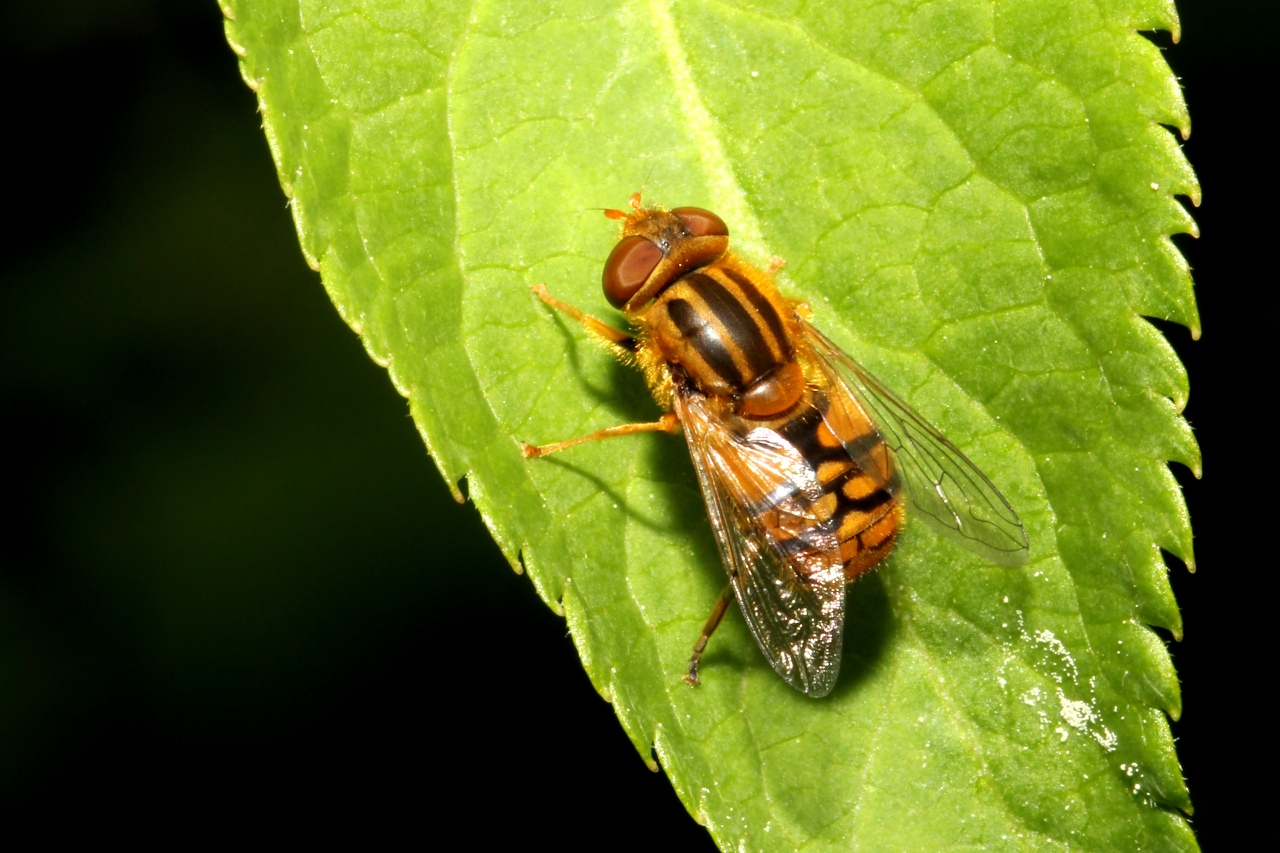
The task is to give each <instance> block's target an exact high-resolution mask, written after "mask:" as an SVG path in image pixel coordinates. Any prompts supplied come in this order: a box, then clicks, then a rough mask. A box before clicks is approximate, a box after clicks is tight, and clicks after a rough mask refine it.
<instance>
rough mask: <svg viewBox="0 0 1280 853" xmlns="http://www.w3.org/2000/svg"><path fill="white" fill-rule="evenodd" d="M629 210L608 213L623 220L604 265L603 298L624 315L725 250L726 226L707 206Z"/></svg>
mask: <svg viewBox="0 0 1280 853" xmlns="http://www.w3.org/2000/svg"><path fill="white" fill-rule="evenodd" d="M632 208H633V211H632V213H630V214H626V213H623V212H622V211H618V210H612V211H607V212H606V213H607V215H609V216H610V217H612V218H615V219H621V220H623V225H622V239H621V240H619V241H618V245H616V246H614V247H613V252H612V253H610V255H609V260H608V261H607V262H606V263H605V265H604V275H603V277H602V283H603V285H604V295H605V298H607V299H608V300H609V303H610V304H611V305H613V307H615V308H621V309H623V310H624V311H626V312H627V313H628V314H631V313H635V312H637V311H639V310H640V309H641V308H643V307H644V305H645V304H646V303H647V302H649V300H651V299H653V298H654V297H655V296H657V295H658V293H660V292H661V291H662V289H663V288H664V287H666V286H667V285H668V284H670V283H671V282H673V281H675V280H676V279H678V278H680V276H682V275H684V274H685V273H686V272H689V271H690V270H694V269H697V268H698V267H700V266H703V265H705V264H708V263H710V262H712V261H714V260H715V259H716V258H718V257H720V256H721V255H723V254H724V253H725V252H727V251H728V250H729V229H728V227H726V226H725V224H724V220H722V219H721V218H720V217H719V216H716V215H715V214H714V213H712V212H711V211H709V210H703V209H701V208H698V207H677V208H676V209H674V210H660V209H656V208H643V207H640V206H639V199H638V198H636V197H633V198H632Z"/></svg>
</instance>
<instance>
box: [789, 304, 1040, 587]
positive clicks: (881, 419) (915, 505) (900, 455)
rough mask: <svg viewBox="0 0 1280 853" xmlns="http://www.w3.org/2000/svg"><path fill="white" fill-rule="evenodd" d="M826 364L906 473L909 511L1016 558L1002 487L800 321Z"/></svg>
mask: <svg viewBox="0 0 1280 853" xmlns="http://www.w3.org/2000/svg"><path fill="white" fill-rule="evenodd" d="M805 328H806V330H807V331H808V333H809V336H810V339H811V340H812V341H813V343H814V345H815V348H816V350H817V354H818V355H819V356H820V357H821V359H820V360H822V361H823V362H825V364H824V369H826V370H828V372H829V373H831V374H832V375H831V376H830V378H831V379H832V380H833V381H839V382H843V383H844V384H845V385H846V386H847V387H848V388H849V390H850V392H851V393H852V394H853V395H854V397H855V399H857V400H858V402H859V403H860V404H861V405H862V406H864V407H865V408H866V409H867V411H868V412H869V413H870V415H871V417H872V419H873V420H874V421H875V424H876V426H877V427H878V428H879V430H880V433H881V435H882V436H883V437H884V440H885V443H886V444H888V445H889V447H890V448H891V449H892V450H893V452H894V456H895V458H896V461H897V463H898V467H899V469H900V470H901V472H902V476H903V479H904V480H905V481H906V486H907V497H908V502H909V506H910V510H911V511H910V514H909V516H908V517H916V518H920V519H923V520H924V521H925V523H927V524H928V525H929V526H930V527H932V528H933V529H934V530H936V531H937V532H938V533H940V534H941V535H943V536H945V537H947V538H948V539H951V540H952V541H953V542H957V543H959V544H960V545H963V546H965V547H966V548H968V549H970V550H971V551H976V552H977V553H979V554H981V555H983V556H984V557H986V558H987V559H989V560H992V561H993V562H996V563H999V564H1001V565H1004V566H1021V565H1022V564H1024V563H1025V562H1026V561H1027V556H1028V554H1029V553H1030V551H1029V546H1028V543H1027V533H1026V531H1025V530H1023V528H1022V522H1021V521H1020V520H1019V519H1018V514H1017V513H1016V512H1014V510H1013V507H1012V506H1010V505H1009V502H1008V501H1007V500H1005V497H1004V495H1002V494H1000V490H999V489H997V488H996V487H995V485H993V484H992V482H991V481H990V480H989V479H987V476H986V475H985V474H983V473H982V472H981V471H979V470H978V467H977V466H976V465H974V464H973V463H972V462H970V461H969V459H968V457H966V456H965V455H964V454H963V453H961V452H960V451H959V450H958V449H957V448H956V446H955V445H954V444H952V443H951V442H949V441H947V439H946V438H945V437H944V436H943V435H942V433H940V432H938V431H937V430H936V429H935V428H934V427H933V426H932V425H931V424H930V423H929V422H928V421H926V420H925V419H924V418H922V417H921V416H920V415H919V413H917V412H916V410H915V409H913V408H911V407H910V406H908V405H907V404H906V403H904V402H903V401H902V400H901V399H899V398H898V396H897V395H895V394H894V393H893V392H892V391H890V390H889V389H888V388H886V387H885V386H884V385H883V384H882V383H881V382H880V380H878V379H876V378H875V377H874V376H872V375H871V374H870V373H868V372H867V371H866V370H865V369H863V367H862V365H860V364H858V363H857V362H856V361H854V360H853V359H852V358H850V357H849V356H848V355H847V354H845V352H844V351H843V350H841V349H840V348H839V347H838V346H836V345H835V344H834V343H832V342H831V340H830V339H829V338H827V336H826V335H824V334H822V332H819V331H818V330H817V329H815V328H813V326H810V325H809V324H808V323H805Z"/></svg>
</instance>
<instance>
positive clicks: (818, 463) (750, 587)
mask: <svg viewBox="0 0 1280 853" xmlns="http://www.w3.org/2000/svg"><path fill="white" fill-rule="evenodd" d="M605 215H606V216H608V217H609V218H611V219H617V220H621V222H622V235H621V238H620V239H619V241H618V244H617V245H616V246H614V248H613V251H612V253H611V254H610V255H609V260H608V262H607V263H606V264H605V267H604V275H603V283H604V294H605V297H606V298H607V299H608V300H609V302H610V303H612V304H613V306H614V307H615V308H619V309H621V310H622V312H623V314H624V315H625V316H626V318H627V320H628V321H630V323H631V324H632V326H633V327H634V329H635V331H634V332H623V331H620V330H618V329H614V328H613V327H611V326H609V325H607V324H606V323H604V322H603V321H601V320H599V319H597V318H595V317H591V316H588V315H585V314H583V313H582V312H581V311H579V310H578V309H576V308H574V307H572V306H570V305H567V304H565V303H563V302H561V301H560V300H558V299H556V298H554V297H553V296H551V295H550V294H549V293H548V292H547V290H546V288H545V287H543V286H542V285H538V286H536V287H535V288H534V292H535V293H536V294H537V296H538V297H539V298H540V299H541V300H542V301H543V302H545V303H546V304H547V305H549V306H550V307H552V308H555V309H557V310H559V311H563V312H564V313H565V314H568V315H569V316H570V317H572V318H574V319H575V320H577V321H578V322H579V323H581V324H582V325H583V326H585V327H586V329H587V331H588V333H590V334H591V335H592V336H593V337H597V338H600V339H602V340H603V341H605V342H606V343H607V344H608V345H610V346H611V347H612V348H613V349H614V351H615V352H616V353H617V354H618V355H619V356H620V357H622V358H624V359H626V360H629V361H632V362H634V363H636V364H637V365H638V366H639V367H640V368H641V369H642V370H643V371H644V374H645V378H646V379H647V381H648V384H649V387H650V389H651V390H652V391H653V395H654V397H655V398H656V399H657V401H658V403H659V404H660V405H661V406H662V407H663V408H664V409H666V410H667V411H666V413H665V414H663V416H662V417H661V418H659V419H658V420H656V421H653V422H651V423H635V424H624V425H621V426H615V427H611V428H609V429H602V430H599V431H597V432H594V433H592V434H590V435H586V436H581V437H579V438H575V439H570V440H568V441H561V442H557V443H554V444H547V445H542V446H540V447H535V446H533V445H529V444H523V445H522V449H523V452H524V455H525V457H526V458H532V457H537V456H545V455H547V454H549V453H554V452H557V451H560V450H564V449H565V448H568V447H573V446H574V445H577V444H581V443H584V442H587V441H594V440H597V439H602V438H609V437H612V436H620V435H631V434H634V433H640V432H668V433H674V432H676V431H678V430H680V429H683V430H684V435H685V439H686V441H687V442H688V445H689V454H690V456H692V457H693V465H694V468H695V469H696V471H697V475H698V482H699V484H700V486H701V488H702V495H703V498H704V500H705V501H706V505H707V512H708V514H709V515H710V518H711V527H712V530H713V531H714V533H715V539H716V544H717V545H718V546H719V550H720V556H721V558H722V560H723V562H724V567H725V570H726V571H727V572H728V574H729V585H728V587H726V589H725V591H724V592H723V593H722V594H721V596H720V598H719V599H718V600H717V602H716V605H715V607H714V608H713V610H712V612H711V616H710V617H709V618H708V619H707V622H706V624H705V626H704V627H703V629H702V632H701V634H700V635H699V637H698V639H697V642H696V643H695V645H694V648H693V654H692V655H691V657H690V659H689V668H688V673H687V674H686V675H685V680H686V681H688V682H689V683H691V684H697V683H698V666H699V662H700V660H701V657H702V653H703V650H704V649H705V648H706V645H707V641H708V640H709V639H710V637H711V634H712V633H713V632H714V631H715V629H716V627H717V626H718V625H719V623H720V620H721V618H722V617H723V616H724V613H725V611H726V609H727V608H728V606H729V601H730V592H729V591H730V590H732V593H733V597H736V598H737V601H738V606H739V607H740V608H741V610H742V614H743V616H744V617H745V618H746V621H747V624H748V625H749V626H750V628H751V632H752V634H754V635H755V638H756V642H757V643H759V645H760V650H761V651H762V652H764V655H765V657H766V658H768V660H769V663H770V664H772V666H773V668H774V669H775V670H776V671H777V672H778V674H779V675H781V676H782V677H783V679H785V680H786V682H787V683H788V684H790V685H791V686H792V687H794V688H796V689H797V690H799V691H801V692H803V693H805V694H807V695H809V696H815V697H816V696H825V695H827V694H828V693H830V692H831V689H832V687H834V686H835V682H836V676H837V675H838V674H839V671H840V654H841V640H842V636H843V626H844V598H845V586H846V585H847V584H849V583H851V582H852V581H854V580H856V579H857V578H858V577H860V576H861V575H863V574H866V573H867V572H869V571H871V570H872V569H873V568H875V566H876V565H877V564H878V563H880V561H882V560H883V559H885V557H887V556H888V555H889V552H890V550H891V549H892V548H893V545H894V542H895V541H896V539H897V537H898V534H899V533H900V532H901V530H902V528H903V524H904V523H905V520H906V515H907V512H908V507H909V512H910V514H911V515H912V516H914V517H918V518H920V519H923V520H924V521H925V522H926V523H927V524H929V526H930V527H932V528H934V529H935V530H937V531H938V532H939V533H941V534H942V535H943V536H945V537H947V538H949V539H951V540H953V541H955V542H958V543H959V544H961V545H964V546H965V547H967V548H969V549H971V550H973V551H976V552H977V553H979V554H981V555H983V556H985V557H987V558H988V559H990V560H992V561H994V562H997V563H1000V564H1003V565H1007V566H1019V565H1022V564H1023V563H1025V562H1026V560H1027V555H1028V543H1027V535H1026V532H1025V531H1024V530H1023V528H1022V523H1021V522H1020V521H1019V519H1018V514H1017V513H1016V512H1014V510H1013V508H1012V507H1011V506H1010V505H1009V502H1008V501H1007V500H1005V498H1004V496H1003V495H1001V494H1000V492H999V490H998V489H996V487H995V486H994V485H993V484H992V483H991V481H990V480H989V479H987V477H986V476H985V475H984V474H983V473H982V472H981V471H979V470H978V468H977V467H976V466H975V465H974V464H973V463H972V462H970V461H969V460H968V459H967V458H966V457H965V455H964V454H963V453H961V452H960V451H959V450H957V449H956V447H955V445H953V444H951V442H949V441H947V439H946V438H944V437H943V436H942V435H941V433H939V432H938V431H937V430H936V429H934V428H933V427H932V426H930V425H929V423H928V422H926V421H925V420H924V418H922V417H920V415H918V414H917V413H916V412H915V410H914V409H912V408H911V407H910V406H908V405H907V404H906V403H904V402H903V401H902V400H901V399H899V398H898V397H897V396H896V395H894V394H893V392H891V391H889V390H888V389H887V388H886V387H885V386H884V385H883V384H882V383H881V382H880V381H879V380H877V379H876V378H875V377H873V376H872V375H871V374H869V373H868V372H867V371H866V370H864V369H863V368H862V367H861V366H860V365H859V364H858V363H857V362H855V361H854V360H853V359H851V358H850V357H849V356H848V355H846V354H845V353H844V352H842V351H841V350H840V349H839V347H837V346H836V345H835V344H833V343H832V342H831V341H830V340H829V339H828V338H827V337H826V336H825V335H823V334H822V333H821V332H820V331H818V330H817V329H815V328H814V327H813V326H812V325H810V323H809V320H808V310H807V307H806V306H804V305H803V304H802V303H799V302H796V301H793V300H790V299H786V298H784V297H783V296H781V295H780V294H779V293H778V291H777V289H776V288H775V287H774V283H773V277H772V275H771V274H770V273H765V272H764V271H762V270H759V269H757V268H755V267H753V266H751V265H750V264H748V263H746V262H744V261H743V260H742V259H740V258H738V257H737V256H736V255H734V254H733V253H732V252H730V251H729V229H728V227H727V226H726V225H725V223H724V221H723V220H722V219H721V218H720V217H719V216H717V215H715V214H714V213H712V212H710V211H707V210H702V209H700V208H694V207H677V208H675V209H673V210H665V209H663V208H660V207H644V206H643V205H642V204H641V200H640V194H639V193H636V194H635V195H633V196H632V197H631V212H630V213H626V212H623V211H620V210H607V211H605ZM775 271H776V270H775Z"/></svg>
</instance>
